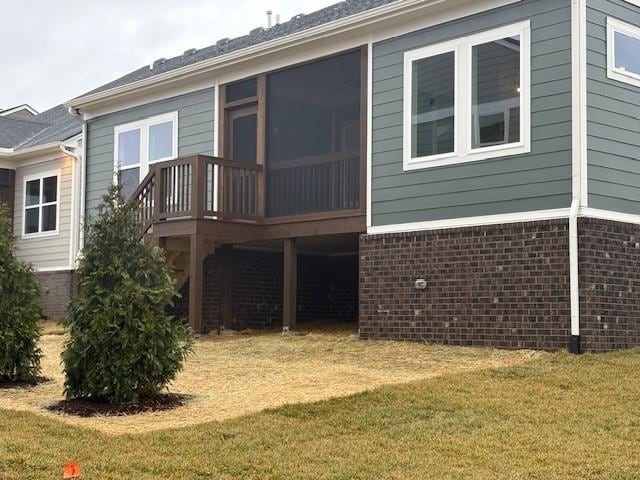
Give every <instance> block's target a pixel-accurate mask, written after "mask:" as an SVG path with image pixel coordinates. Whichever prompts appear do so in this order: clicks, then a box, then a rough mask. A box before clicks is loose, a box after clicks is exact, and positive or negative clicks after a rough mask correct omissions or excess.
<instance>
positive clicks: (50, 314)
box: [36, 271, 76, 321]
mask: <svg viewBox="0 0 640 480" xmlns="http://www.w3.org/2000/svg"><path fill="white" fill-rule="evenodd" d="M36 276H37V278H38V281H39V282H40V307H41V308H42V314H43V315H44V316H45V318H47V319H48V320H54V321H59V320H62V319H63V318H65V317H66V315H67V306H68V305H69V302H70V301H71V298H72V297H73V295H75V292H76V282H75V277H74V273H73V272H71V271H65V272H40V273H37V274H36Z"/></svg>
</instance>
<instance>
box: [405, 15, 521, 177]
mask: <svg viewBox="0 0 640 480" xmlns="http://www.w3.org/2000/svg"><path fill="white" fill-rule="evenodd" d="M530 65H531V27H530V22H529V21H526V22H521V23H518V24H515V25H510V26H507V27H503V28H498V29H495V30H491V31H488V32H483V33H480V34H477V35H472V36H467V37H463V38H459V39H456V40H452V41H448V42H445V43H441V44H438V45H433V46H428V47H425V48H420V49H417V50H412V51H409V52H406V53H405V55H404V129H403V130H404V131H403V148H404V168H405V170H413V169H418V168H427V167H435V166H442V165H451V164H456V163H462V162H469V161H474V160H483V159H487V158H496V157H501V156H506V155H519V154H523V153H528V152H530V151H531V132H530V129H531V116H530V112H531V67H530Z"/></svg>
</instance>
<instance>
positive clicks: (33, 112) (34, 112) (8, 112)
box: [0, 103, 38, 117]
mask: <svg viewBox="0 0 640 480" xmlns="http://www.w3.org/2000/svg"><path fill="white" fill-rule="evenodd" d="M21 110H26V111H27V112H29V113H30V114H31V115H33V116H35V115H38V111H37V110H36V109H34V108H33V107H32V106H31V105H27V104H26V103H25V104H23V105H18V106H17V107H13V108H10V109H8V110H2V111H0V117H6V116H7V115H11V114H12V113H15V112H19V111H21Z"/></svg>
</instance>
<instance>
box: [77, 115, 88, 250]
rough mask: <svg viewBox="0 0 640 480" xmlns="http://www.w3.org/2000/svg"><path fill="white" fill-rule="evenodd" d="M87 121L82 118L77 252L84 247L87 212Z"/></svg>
mask: <svg viewBox="0 0 640 480" xmlns="http://www.w3.org/2000/svg"><path fill="white" fill-rule="evenodd" d="M86 171H87V121H86V120H85V119H84V117H83V118H82V161H81V162H80V208H79V212H80V217H79V218H78V220H79V222H80V223H79V225H78V227H79V229H80V235H79V240H78V252H80V251H81V250H82V249H83V248H84V231H85V215H86V213H87V210H86V205H85V196H86V190H87V174H86Z"/></svg>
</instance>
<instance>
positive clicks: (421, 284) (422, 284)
mask: <svg viewBox="0 0 640 480" xmlns="http://www.w3.org/2000/svg"><path fill="white" fill-rule="evenodd" d="M426 288H427V281H426V280H425V279H424V278H419V279H418V280H416V290H424V289H426Z"/></svg>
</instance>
